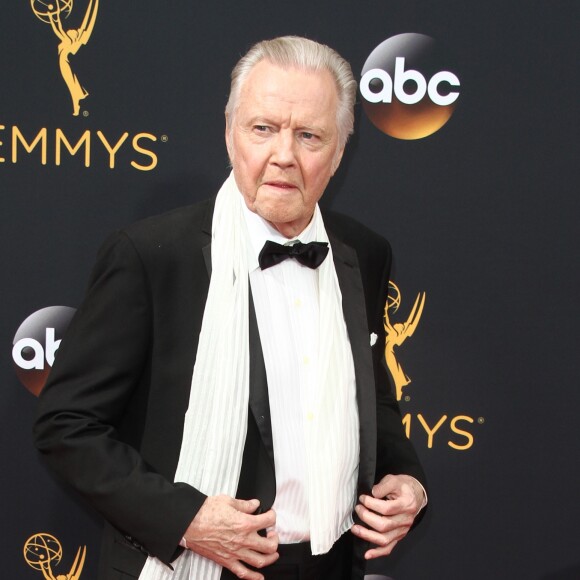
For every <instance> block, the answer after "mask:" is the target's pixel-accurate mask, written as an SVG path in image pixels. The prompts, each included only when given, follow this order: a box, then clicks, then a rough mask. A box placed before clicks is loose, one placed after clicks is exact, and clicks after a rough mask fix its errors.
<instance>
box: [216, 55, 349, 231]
mask: <svg viewBox="0 0 580 580" xmlns="http://www.w3.org/2000/svg"><path fill="white" fill-rule="evenodd" d="M337 103H338V97H337V93H336V86H335V83H334V80H333V78H332V75H331V74H330V73H329V72H328V71H326V70H324V71H318V72H313V71H304V70H300V69H297V68H289V69H283V68H280V67H278V66H276V65H273V64H271V63H270V62H268V61H265V60H264V61H261V62H259V63H258V64H257V65H256V66H255V67H254V68H253V69H252V71H251V72H250V74H249V75H248V77H247V79H246V81H245V83H244V85H243V86H242V89H241V92H240V96H239V106H238V109H237V111H236V113H235V114H234V118H233V119H226V144H227V148H228V153H229V156H230V160H231V163H232V167H233V170H234V177H235V179H236V183H237V185H238V188H239V189H240V191H241V192H242V195H243V196H244V200H245V202H246V205H247V206H248V208H249V209H250V210H251V211H253V212H255V213H257V214H258V215H260V216H261V217H262V218H264V219H265V220H267V221H268V222H270V223H271V224H272V225H273V226H274V227H275V228H276V229H277V230H278V231H279V232H280V233H282V234H283V235H284V236H286V237H288V238H290V237H292V236H295V235H297V234H299V233H300V232H301V231H302V230H303V229H304V228H305V227H306V226H307V225H308V223H309V222H310V219H311V217H312V215H313V213H314V207H315V205H316V203H317V202H318V200H319V199H320V197H321V196H322V194H323V193H324V190H325V188H326V185H327V184H328V181H329V179H330V178H331V177H332V175H333V174H334V172H335V171H336V168H337V167H338V164H339V162H340V159H341V157H342V151H343V149H342V148H339V144H338V129H337V126H336V108H337ZM230 123H232V125H230Z"/></svg>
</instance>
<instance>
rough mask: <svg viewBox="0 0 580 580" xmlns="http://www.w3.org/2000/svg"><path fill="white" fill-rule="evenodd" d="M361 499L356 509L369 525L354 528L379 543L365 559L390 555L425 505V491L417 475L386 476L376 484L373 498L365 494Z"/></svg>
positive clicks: (367, 553)
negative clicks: (416, 477) (415, 476)
mask: <svg viewBox="0 0 580 580" xmlns="http://www.w3.org/2000/svg"><path fill="white" fill-rule="evenodd" d="M359 500H360V503H359V504H357V506H356V507H355V511H356V513H357V515H358V517H359V518H360V519H361V520H362V521H363V522H364V523H365V524H366V525H367V526H368V527H365V526H361V525H357V524H355V525H354V526H353V527H352V528H351V531H352V533H353V534H354V535H355V536H358V537H359V538H362V539H363V540H367V541H369V542H371V543H372V544H376V545H377V548H373V549H371V550H367V552H366V553H365V558H366V559H367V560H371V559H373V558H378V557H380V556H387V555H388V554H390V553H391V552H392V551H393V548H394V547H395V546H396V544H397V542H398V541H399V540H401V539H402V538H404V537H405V536H406V535H407V532H408V531H409V529H410V528H411V526H412V525H413V520H414V519H415V516H416V515H417V514H418V513H419V511H420V510H421V508H422V507H423V505H424V500H425V493H424V491H423V488H422V487H421V485H420V484H419V482H418V481H417V480H416V479H415V478H414V477H410V476H409V475H386V476H385V477H383V479H381V481H380V482H379V483H378V484H377V485H375V486H374V487H373V489H372V497H371V496H369V495H362V496H361V497H360V498H359Z"/></svg>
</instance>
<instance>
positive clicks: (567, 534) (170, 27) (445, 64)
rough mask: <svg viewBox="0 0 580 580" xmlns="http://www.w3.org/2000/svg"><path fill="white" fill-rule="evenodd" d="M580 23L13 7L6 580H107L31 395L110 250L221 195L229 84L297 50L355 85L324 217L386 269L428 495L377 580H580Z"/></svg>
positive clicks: (451, 15) (364, 9) (502, 9)
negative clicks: (389, 265) (332, 54)
mask: <svg viewBox="0 0 580 580" xmlns="http://www.w3.org/2000/svg"><path fill="white" fill-rule="evenodd" d="M578 21H579V7H578V3H577V2H576V1H569V2H568V1H563V0H554V1H551V2H545V1H544V2H542V1H537V2H515V1H514V2H483V1H481V2H458V1H455V0H430V1H426V0H425V1H409V0H382V1H365V2H355V1H354V0H348V1H347V0H319V1H317V2H313V1H312V0H309V1H304V0H295V1H291V2H290V1H285V0H281V1H278V2H265V1H263V0H252V1H249V0H242V1H240V2H225V1H222V0H214V1H213V2H201V3H200V2H190V1H187V2H186V1H172V2H163V1H160V0H156V1H155V0H141V1H140V2H129V1H127V0H115V1H112V0H12V1H11V2H5V3H4V5H3V11H2V16H1V17H0V78H1V83H2V88H1V90H0V192H1V200H2V212H1V214H0V216H1V217H0V219H1V223H2V230H1V236H2V243H1V244H0V253H1V256H2V271H3V280H2V301H1V308H2V323H1V325H0V328H1V332H2V341H1V345H2V350H1V361H2V366H1V373H2V375H1V376H2V381H1V385H2V388H1V389H0V425H1V426H2V438H1V443H0V444H1V446H2V447H1V453H2V458H1V461H2V469H1V473H2V475H1V488H0V497H1V502H2V504H1V505H2V510H1V513H2V517H1V518H0V520H1V524H0V525H1V528H2V532H1V538H2V539H1V543H0V558H1V559H0V567H1V568H2V570H3V572H2V573H1V575H2V577H4V578H11V579H18V580H21V579H22V580H35V579H36V580H41V579H42V578H48V579H56V578H59V579H64V578H66V579H69V580H73V579H74V580H91V579H92V578H95V576H96V569H97V562H98V555H99V548H100V532H101V525H102V523H101V520H100V517H99V516H98V514H96V513H94V512H92V511H91V510H90V509H89V508H88V507H87V506H85V505H83V503H82V502H81V501H80V500H79V499H78V498H77V497H76V496H75V495H74V494H73V493H71V492H70V491H68V490H67V489H66V488H65V487H63V486H62V485H60V484H59V483H58V482H57V481H55V480H54V479H53V477H52V476H51V475H50V474H49V473H48V471H47V470H46V469H45V468H44V466H43V465H42V463H41V462H40V461H39V458H38V457H37V454H36V452H35V450H34V448H33V444H32V436H31V425H32V421H33V416H34V409H35V405H36V400H37V395H38V393H39V392H40V391H41V390H42V387H43V385H44V382H45V380H46V376H47V374H48V373H49V371H50V368H51V366H52V363H53V362H54V359H55V357H57V356H58V348H59V345H60V341H61V339H62V337H63V335H64V334H65V331H66V327H67V325H68V323H69V321H70V319H71V317H72V315H73V314H74V311H75V309H76V308H77V307H78V306H79V304H80V301H81V299H82V296H83V293H84V289H85V285H86V281H87V277H88V274H89V272H90V269H91V266H92V263H93V260H94V257H95V253H96V251H97V248H98V247H99V245H100V243H101V241H102V240H103V239H104V238H105V237H106V235H107V234H108V233H109V232H111V231H112V230H114V229H116V228H118V227H121V226H123V225H127V224H129V223H131V222H133V221H135V220H137V219H140V218H143V217H145V216H149V215H153V214H156V213H161V212H163V211H166V210H169V209H172V208H174V207H177V206H180V205H187V204H190V203H193V202H195V201H198V200H201V199H204V198H207V197H209V196H212V195H214V194H215V193H216V192H217V189H218V188H219V186H220V185H221V183H222V181H223V180H224V178H225V177H226V176H227V174H228V161H227V156H226V150H225V146H224V138H223V136H224V115H223V110H224V106H225V103H226V99H227V94H228V90H229V73H230V71H231V69H232V67H233V65H234V64H235V63H236V61H237V60H238V58H239V57H240V56H241V54H243V53H245V51H246V50H247V49H248V48H249V47H250V46H251V45H252V44H253V43H254V42H256V41H258V40H261V39H264V38H271V37H274V36H279V35H284V34H297V35H303V36H308V37H310V38H313V39H315V40H318V41H321V42H323V43H326V44H329V45H330V46H332V47H334V48H336V49H337V50H338V51H339V53H341V54H342V55H343V56H344V57H345V58H346V59H347V60H349V62H350V63H351V64H352V67H353V71H354V73H355V76H356V78H357V80H358V82H359V95H358V103H357V111H356V134H355V135H354V136H353V138H352V139H351V142H350V143H349V145H348V147H347V151H346V153H345V157H344V160H343V163H342V166H341V167H340V169H339V171H338V173H337V175H336V176H335V177H334V179H333V181H332V182H331V185H330V188H329V190H328V191H327V193H326V194H325V197H324V198H323V205H326V206H328V207H332V208H333V209H335V210H338V211H342V212H345V213H348V214H350V215H352V216H354V217H355V218H356V219H358V220H359V221H361V222H363V223H365V224H366V225H368V226H369V227H371V228H372V229H374V230H375V231H377V232H379V233H381V234H382V235H384V236H385V237H386V238H388V239H389V240H390V242H391V244H392V246H393V250H394V255H395V262H394V269H393V276H392V282H391V284H390V287H389V300H388V303H387V304H386V305H385V318H384V322H385V329H386V331H387V339H386V344H385V345H384V349H385V359H386V364H387V366H388V369H389V371H390V375H391V378H392V388H393V389H394V390H396V393H397V398H398V399H399V401H400V405H401V414H402V421H403V424H404V427H405V429H406V432H407V435H408V436H409V437H410V438H411V439H412V440H413V442H414V444H415V446H416V448H417V451H418V453H419V455H420V457H421V459H422V462H423V464H424V467H425V470H426V472H427V475H428V478H429V482H430V506H429V509H428V511H427V514H426V516H425V518H424V521H423V523H422V524H421V525H420V526H419V527H418V528H417V529H416V530H414V531H413V532H412V533H411V534H410V536H409V537H408V538H407V539H405V540H404V541H403V542H402V543H401V544H400V545H399V546H398V547H397V549H396V550H395V552H394V553H393V555H392V556H390V557H389V558H385V559H382V560H379V561H375V562H373V563H372V564H371V565H370V566H369V574H370V573H375V574H383V575H386V576H389V577H390V578H392V579H394V580H438V579H442V580H443V579H445V580H466V579H469V580H488V579H489V578H494V579H506V580H513V579H516V578H530V579H533V580H558V579H560V580H564V579H572V578H574V579H577V578H580V535H579V534H578V529H577V522H578V520H579V519H580V502H579V501H578V499H577V496H578V488H579V484H580V463H579V457H580V448H579V443H578V441H579V435H578V426H577V425H578V416H579V411H580V405H579V402H580V395H579V393H580V385H579V382H578V362H577V361H578V355H577V350H578V340H577V324H578V321H579V316H578V315H579V313H580V308H579V303H580V300H578V296H577V295H578V283H579V274H578V257H579V251H578V248H579V247H580V234H579V228H578V225H577V221H578V216H579V214H580V211H579V210H580V203H579V201H578V199H579V197H578V193H577V192H578V172H577V167H578V165H579V163H578V153H579V150H578V146H577V139H578V134H579V126H578V105H577V103H578V88H579V82H578V62H577V59H578V43H577V37H578V28H577V26H578ZM144 509H145V506H144Z"/></svg>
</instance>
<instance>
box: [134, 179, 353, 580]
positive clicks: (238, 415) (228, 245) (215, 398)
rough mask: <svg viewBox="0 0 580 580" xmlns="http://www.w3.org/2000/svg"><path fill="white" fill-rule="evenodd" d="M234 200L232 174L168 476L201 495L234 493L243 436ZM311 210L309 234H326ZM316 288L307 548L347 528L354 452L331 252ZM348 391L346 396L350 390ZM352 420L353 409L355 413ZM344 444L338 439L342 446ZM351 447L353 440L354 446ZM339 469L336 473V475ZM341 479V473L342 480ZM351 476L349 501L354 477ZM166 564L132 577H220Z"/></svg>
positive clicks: (242, 322) (182, 562) (241, 295)
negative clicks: (346, 484) (341, 503)
mask: <svg viewBox="0 0 580 580" xmlns="http://www.w3.org/2000/svg"><path fill="white" fill-rule="evenodd" d="M242 203H244V202H243V197H242V194H241V193H240V192H239V190H238V188H237V186H236V183H235V180H234V177H233V174H230V176H229V177H228V179H227V180H226V181H225V183H224V184H223V186H222V188H221V189H220V191H219V193H218V195H217V199H216V204H215V210H214V215H213V222H212V245H211V258H212V275H211V280H210V286H209V293H208V297H207V302H206V305H205V311H204V316H203V322H202V328H201V333H200V336H199V345H198V350H197V355H196V359H195V365H194V370H193V378H192V383H191V393H190V399H189V407H188V410H187V413H186V414H185V423H184V432H183V440H182V444H181V451H180V455H179V462H178V465H177V470H176V473H175V481H180V482H186V483H188V484H190V485H192V486H193V487H195V488H196V489H199V490H200V491H202V492H203V493H205V494H206V495H218V494H226V495H229V496H231V497H235V494H236V490H237V486H238V480H239V476H240V471H241V463H242V455H243V450H244V444H245V439H246V429H247V419H248V400H249V335H248V297H249V294H248V260H247V256H248V252H247V247H248V244H249V240H248V233H247V231H246V223H245V219H244V216H243V212H242ZM319 211H320V210H319V209H318V207H317V208H316V212H317V213H318V216H317V218H318V219H317V224H318V226H317V228H316V229H317V231H316V232H315V235H316V239H317V240H319V241H328V236H327V234H326V231H325V230H324V224H323V222H322V218H321V216H320V214H319ZM318 271H319V293H320V336H321V337H324V339H323V340H321V343H320V355H319V356H320V369H321V371H320V380H319V389H318V392H317V393H316V399H315V407H314V412H315V413H316V414H317V416H318V418H319V420H318V421H316V422H315V426H314V427H313V426H312V425H310V426H306V427H305V437H306V448H307V454H308V473H309V493H310V502H311V503H310V511H311V522H312V525H311V544H312V550H313V553H314V554H317V553H318V554H320V553H325V552H327V551H328V550H329V549H330V548H331V547H332V545H333V543H334V542H335V541H336V540H337V539H338V537H340V535H341V534H342V533H343V532H344V531H345V530H346V529H348V527H350V523H351V522H350V521H348V520H350V518H347V521H338V519H339V518H338V514H337V511H338V510H337V509H336V498H337V497H338V496H339V495H340V494H344V490H343V489H341V487H342V486H341V485H340V482H341V481H344V479H345V478H344V473H342V471H341V470H344V469H345V468H346V466H347V465H348V464H349V463H350V462H349V461H348V458H347V456H350V455H351V454H352V453H353V448H352V445H349V444H346V434H345V433H352V429H356V433H358V421H357V420H356V419H355V421H354V423H356V424H353V419H352V415H353V413H352V409H349V405H350V402H351V401H352V397H350V396H349V394H348V393H347V392H346V391H347V389H337V388H336V385H340V384H344V382H345V381H344V377H346V376H348V374H347V373H348V371H347V369H346V367H345V365H347V364H348V361H351V360H352V355H351V352H350V344H349V342H348V336H347V333H346V326H345V323H344V318H343V314H342V306H341V302H342V298H341V294H340V288H339V286H338V279H337V277H336V271H335V268H334V263H333V260H332V250H331V251H330V253H329V255H328V256H327V258H326V260H325V261H324V262H323V264H322V265H321V266H320V268H319V269H318ZM350 395H352V393H351V394H350ZM354 415H355V418H356V413H355V414H354ZM341 443H344V444H341ZM356 453H357V454H358V445H357V446H356ZM341 475H342V479H341ZM347 479H348V477H347ZM350 480H352V487H353V489H352V490H349V493H352V497H353V501H354V494H355V486H356V474H355V475H354V476H353V477H350ZM172 566H173V568H174V571H172V570H171V569H170V568H169V567H168V566H166V565H165V564H163V563H162V562H160V561H159V560H157V559H156V558H154V557H151V556H150V557H149V558H148V559H147V562H146V563H145V566H144V568H143V570H142V572H141V575H140V576H139V580H202V579H203V580H219V578H220V575H221V566H219V565H218V564H216V563H215V562H213V561H212V560H209V559H207V558H203V557H201V556H199V555H198V554H196V553H194V552H192V551H189V550H186V551H184V552H183V553H182V554H181V555H180V556H179V558H177V559H176V560H175V562H173V563H172Z"/></svg>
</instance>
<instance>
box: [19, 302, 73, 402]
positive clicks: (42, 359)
mask: <svg viewBox="0 0 580 580" xmlns="http://www.w3.org/2000/svg"><path fill="white" fill-rule="evenodd" d="M74 313H75V309H74V308H69V307H68V306H49V307H48V308H43V309H42V310H38V311H36V312H35V313H34V314H31V315H30V316H29V317H28V318H27V319H26V320H25V321H24V322H23V323H22V324H21V325H20V327H19V328H18V330H17V331H16V334H15V336H14V340H13V342H12V344H13V347H12V360H13V361H14V368H15V370H16V376H17V377H18V379H19V380H20V382H21V383H22V384H23V385H24V386H25V387H26V388H27V389H28V390H29V391H30V392H31V393H32V394H34V395H37V396H38V395H39V394H40V391H42V389H43V387H44V384H45V383H46V378H47V377H48V373H49V371H50V369H51V368H52V365H53V364H54V357H55V354H56V351H57V350H58V347H59V346H60V341H61V339H62V336H63V334H64V332H65V330H66V329H67V327H68V325H69V323H70V321H71V318H72V317H73V315H74Z"/></svg>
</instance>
